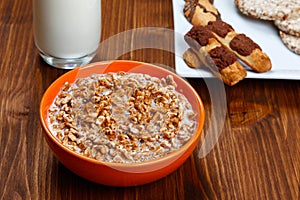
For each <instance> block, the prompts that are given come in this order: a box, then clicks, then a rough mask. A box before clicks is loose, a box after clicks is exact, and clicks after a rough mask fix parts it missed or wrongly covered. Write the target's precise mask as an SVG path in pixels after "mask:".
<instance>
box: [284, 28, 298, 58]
mask: <svg viewBox="0 0 300 200" xmlns="http://www.w3.org/2000/svg"><path fill="white" fill-rule="evenodd" d="M279 34H280V37H281V40H282V42H283V43H284V44H285V46H286V47H287V48H288V49H290V50H291V51H292V52H294V53H296V54H298V55H300V37H297V36H294V35H289V34H286V33H285V32H283V31H280V32H279Z"/></svg>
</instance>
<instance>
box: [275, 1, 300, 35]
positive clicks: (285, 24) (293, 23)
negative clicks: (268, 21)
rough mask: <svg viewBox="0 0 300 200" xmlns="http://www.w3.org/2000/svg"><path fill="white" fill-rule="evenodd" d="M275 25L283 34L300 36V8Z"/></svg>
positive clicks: (276, 21) (277, 21)
mask: <svg viewBox="0 0 300 200" xmlns="http://www.w3.org/2000/svg"><path fill="white" fill-rule="evenodd" d="M274 23H275V25H276V26H277V27H278V28H279V29H280V30H281V31H283V32H285V33H287V34H289V35H294V36H298V37H299V36H300V6H299V7H296V8H295V9H293V10H292V11H291V12H290V13H288V14H287V15H285V16H284V17H283V18H282V19H278V20H275V21H274Z"/></svg>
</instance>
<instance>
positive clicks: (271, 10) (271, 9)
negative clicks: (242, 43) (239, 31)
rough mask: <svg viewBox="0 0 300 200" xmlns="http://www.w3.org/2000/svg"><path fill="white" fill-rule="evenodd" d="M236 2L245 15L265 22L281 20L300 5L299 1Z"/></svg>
mask: <svg viewBox="0 0 300 200" xmlns="http://www.w3.org/2000/svg"><path fill="white" fill-rule="evenodd" d="M234 2H235V4H236V6H237V7H238V9H239V10H240V11H241V12H242V13H243V14H245V15H248V16H251V17H254V18H257V19H263V20H277V19H281V18H282V17H283V16H285V15H286V14H288V13H289V12H290V11H291V10H292V9H293V8H295V7H296V6H297V5H299V4H300V2H299V0H235V1H234Z"/></svg>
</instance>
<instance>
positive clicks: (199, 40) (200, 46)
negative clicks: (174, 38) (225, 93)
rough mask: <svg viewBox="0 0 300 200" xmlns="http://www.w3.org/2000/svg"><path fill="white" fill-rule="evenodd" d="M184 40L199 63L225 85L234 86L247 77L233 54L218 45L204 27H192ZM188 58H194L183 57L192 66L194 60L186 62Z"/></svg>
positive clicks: (191, 56) (190, 56)
mask: <svg viewBox="0 0 300 200" xmlns="http://www.w3.org/2000/svg"><path fill="white" fill-rule="evenodd" d="M184 39H185V41H186V42H187V44H188V45H189V46H190V47H191V48H192V49H193V51H194V52H195V54H196V55H197V56H198V58H199V60H200V61H201V63H203V64H204V65H205V66H206V67H207V68H208V69H209V70H210V71H211V72H212V73H213V74H214V75H215V76H216V77H218V78H220V79H221V80H222V81H223V82H224V83H225V84H226V85H230V86H232V85H235V84H237V83H238V82H239V81H241V80H243V79H244V78H245V77H246V76H247V72H246V70H245V69H244V68H243V66H242V65H241V64H240V63H239V62H238V60H237V58H236V57H235V55H234V53H232V52H231V51H230V50H229V49H227V48H226V47H225V46H223V45H222V44H221V43H219V41H218V40H217V39H216V38H215V37H214V35H213V34H212V33H211V31H210V30H209V29H208V28H206V27H205V26H194V27H193V28H192V29H191V30H190V31H189V32H187V33H186V34H185V36H184ZM186 53H189V52H186ZM190 58H194V57H193V55H189V56H185V62H186V63H189V64H191V65H192V64H193V63H194V60H188V59H190ZM194 68H197V66H194Z"/></svg>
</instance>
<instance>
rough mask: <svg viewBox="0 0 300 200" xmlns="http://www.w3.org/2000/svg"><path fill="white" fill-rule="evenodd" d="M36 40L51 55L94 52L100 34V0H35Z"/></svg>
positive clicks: (59, 55)
mask: <svg viewBox="0 0 300 200" xmlns="http://www.w3.org/2000/svg"><path fill="white" fill-rule="evenodd" d="M33 23H34V35H35V43H36V46H37V47H38V49H39V50H40V51H41V52H43V53H44V54H47V55H49V56H52V57H57V58H79V57H83V56H86V55H88V54H91V53H93V52H95V51H96V50H97V48H98V45H99V42H100V34H101V0H33Z"/></svg>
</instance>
